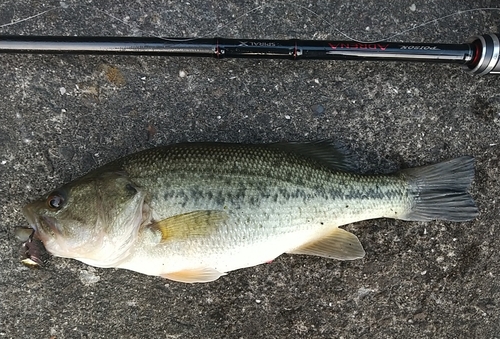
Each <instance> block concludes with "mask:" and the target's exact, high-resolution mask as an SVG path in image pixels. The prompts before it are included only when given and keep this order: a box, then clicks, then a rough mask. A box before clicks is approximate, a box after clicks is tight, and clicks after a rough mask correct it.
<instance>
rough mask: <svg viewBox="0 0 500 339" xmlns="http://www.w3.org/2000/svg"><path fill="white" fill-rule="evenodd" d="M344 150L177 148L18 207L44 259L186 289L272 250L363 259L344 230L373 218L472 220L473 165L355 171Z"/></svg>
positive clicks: (116, 165) (101, 171)
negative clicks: (182, 285)
mask: <svg viewBox="0 0 500 339" xmlns="http://www.w3.org/2000/svg"><path fill="white" fill-rule="evenodd" d="M355 168H356V161H355V160H354V157H353V156H352V154H351V153H349V152H348V151H346V149H345V147H343V146H339V145H338V143H337V142H333V141H329V140H323V141H317V142H307V143H293V142H291V143H274V144H230V143H180V144H172V145H167V146H163V147H158V148H152V149H147V150H144V151H140V152H138V153H135V154H131V155H128V156H125V157H123V158H121V159H118V160H115V161H113V162H111V163H109V164H107V165H104V166H102V167H100V168H98V169H95V170H93V171H91V172H89V173H88V174H86V175H84V176H83V177H81V178H79V179H76V180H74V181H72V182H70V183H68V184H65V185H63V186H62V187H60V188H57V189H55V190H53V191H51V192H49V193H48V194H46V195H45V196H43V197H42V198H40V199H38V200H36V201H34V202H31V203H29V204H27V205H26V206H25V207H24V209H23V213H24V215H25V217H26V219H27V220H28V222H29V225H30V226H29V227H30V228H32V229H33V230H34V238H35V239H39V240H40V241H41V242H42V243H43V245H44V246H45V248H46V250H47V251H48V252H49V253H51V254H52V255H53V256H57V257H63V258H72V259H76V260H79V261H81V262H83V263H86V264H88V265H91V266H95V267H102V268H120V269H127V270H132V271H136V272H139V273H142V274H146V275H151V276H160V277H163V278H167V279H170V280H173V281H178V282H184V283H201V282H211V281H214V280H216V279H218V278H219V277H221V276H223V275H225V274H227V273H228V272H230V271H234V270H237V269H241V268H245V267H251V266H255V265H259V264H263V263H267V262H270V261H272V260H274V259H275V258H276V257H278V256H280V255H281V254H284V253H288V254H302V255H313V256H319V257H325V258H331V259H337V260H355V259H360V258H363V257H364V256H365V251H364V249H363V246H362V245H361V243H360V241H359V239H358V237H357V236H356V235H354V234H353V233H351V232H348V231H346V230H344V229H343V228H340V226H342V225H346V224H350V223H354V222H358V221H362V220H368V219H376V218H393V219H400V220H407V221H432V220H447V221H451V222H463V221H469V220H473V219H474V218H475V217H476V216H477V214H478V209H477V207H476V205H475V202H474V200H473V198H472V196H471V195H470V193H469V192H468V190H469V187H470V186H471V183H472V180H473V178H474V158H473V157H470V156H461V157H458V158H455V159H451V160H447V161H444V162H440V163H437V164H432V165H427V166H423V167H417V168H410V169H403V170H400V171H398V172H395V173H391V174H361V173H358V172H357V171H356V170H355Z"/></svg>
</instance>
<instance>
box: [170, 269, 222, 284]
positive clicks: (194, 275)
mask: <svg viewBox="0 0 500 339" xmlns="http://www.w3.org/2000/svg"><path fill="white" fill-rule="evenodd" d="M225 274H226V273H222V272H219V271H217V270H216V269H214V268H210V267H200V268H193V269H185V270H182V271H178V272H170V273H165V274H162V275H161V276H162V277H163V278H167V279H170V280H174V281H179V282H183V283H191V284H192V283H204V282H210V281H214V280H217V279H219V278H220V277H221V276H223V275H225Z"/></svg>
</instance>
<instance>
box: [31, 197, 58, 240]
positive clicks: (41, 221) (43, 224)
mask: <svg viewBox="0 0 500 339" xmlns="http://www.w3.org/2000/svg"><path fill="white" fill-rule="evenodd" d="M33 208H34V206H33V204H29V205H26V206H24V208H23V214H24V217H25V218H26V219H27V220H28V223H29V227H30V228H32V229H33V230H34V235H35V237H37V238H39V239H40V240H42V241H43V240H44V239H43V238H44V237H43V235H44V233H45V232H47V231H51V232H52V233H54V235H60V234H61V232H60V230H59V227H58V226H57V220H56V219H55V218H52V217H48V216H45V215H37V214H36V213H35V211H34V209H33Z"/></svg>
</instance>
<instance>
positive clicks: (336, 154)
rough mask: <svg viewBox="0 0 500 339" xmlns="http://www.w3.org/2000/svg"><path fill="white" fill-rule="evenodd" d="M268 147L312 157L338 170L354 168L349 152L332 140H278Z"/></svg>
mask: <svg viewBox="0 0 500 339" xmlns="http://www.w3.org/2000/svg"><path fill="white" fill-rule="evenodd" d="M268 147H271V148H278V149H281V150H283V151H286V152H291V153H295V154H298V155H301V156H303V157H306V158H310V159H313V160H315V161H317V162H319V163H321V164H324V165H326V166H328V167H330V168H334V169H336V170H339V171H344V172H352V171H355V170H356V166H355V165H354V164H355V162H354V160H353V157H352V155H351V153H350V152H349V151H348V150H347V148H346V147H345V146H343V145H342V144H340V143H339V142H335V141H332V140H321V141H315V142H280V143H275V144H269V145H268Z"/></svg>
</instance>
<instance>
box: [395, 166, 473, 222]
mask: <svg viewBox="0 0 500 339" xmlns="http://www.w3.org/2000/svg"><path fill="white" fill-rule="evenodd" d="M400 173H401V175H402V176H403V177H404V178H406V179H407V180H408V182H409V198H410V201H411V203H412V205H411V209H410V212H409V213H408V214H406V215H405V216H404V217H403V218H402V219H403V220H414V221H426V220H436V219H442V220H449V221H467V220H472V219H474V218H475V217H476V216H477V214H478V210H477V207H476V205H475V203H474V200H473V199H472V197H471V196H470V195H469V193H468V192H467V190H468V188H469V186H470V184H471V182H472V179H473V178H474V158H472V157H469V156H463V157H460V158H456V159H452V160H448V161H444V162H441V163H438V164H435V165H430V166H424V167H417V168H410V169H406V170H403V171H401V172H400Z"/></svg>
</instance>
